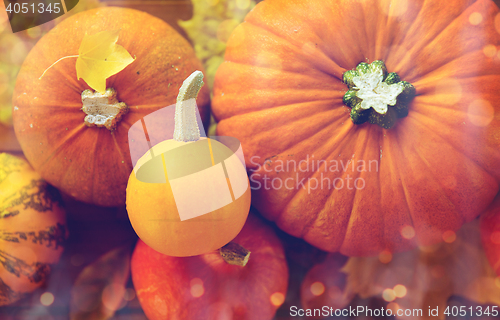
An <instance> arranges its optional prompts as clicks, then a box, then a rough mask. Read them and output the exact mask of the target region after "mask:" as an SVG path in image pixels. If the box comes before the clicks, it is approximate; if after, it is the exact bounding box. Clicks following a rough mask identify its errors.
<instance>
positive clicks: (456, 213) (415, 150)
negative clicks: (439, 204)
mask: <svg viewBox="0 0 500 320" xmlns="http://www.w3.org/2000/svg"><path fill="white" fill-rule="evenodd" d="M424 127H425V126H424ZM425 128H426V129H427V131H429V132H430V133H431V134H432V133H434V132H433V131H432V130H430V129H429V128H427V127H425ZM441 139H442V138H441ZM443 140H444V139H443ZM413 153H415V154H416V155H418V157H419V158H420V161H421V162H422V163H424V164H425V165H426V166H427V168H432V165H431V164H430V163H429V162H428V161H427V159H425V158H424V157H423V155H422V154H421V152H419V149H418V148H413ZM428 179H429V180H432V181H433V182H434V183H435V184H436V185H438V186H439V187H440V189H439V191H436V193H439V197H440V198H441V199H445V200H446V201H447V202H448V203H449V204H450V205H451V206H452V207H453V208H457V206H456V204H455V203H454V202H453V201H451V200H450V198H449V196H448V195H447V194H446V192H444V190H445V189H444V186H445V185H444V184H443V183H442V181H440V180H439V179H436V176H435V175H429V178H428ZM452 212H453V216H454V218H458V219H460V220H461V223H460V224H463V223H465V222H466V221H465V220H466V219H465V217H464V216H462V215H460V214H459V212H460V210H459V209H458V208H457V209H456V210H452Z"/></svg>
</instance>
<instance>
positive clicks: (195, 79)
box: [174, 71, 203, 142]
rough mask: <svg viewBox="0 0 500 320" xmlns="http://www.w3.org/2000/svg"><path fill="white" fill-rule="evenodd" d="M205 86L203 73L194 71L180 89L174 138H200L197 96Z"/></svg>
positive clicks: (181, 139)
mask: <svg viewBox="0 0 500 320" xmlns="http://www.w3.org/2000/svg"><path fill="white" fill-rule="evenodd" d="M202 86H203V73H202V72H201V71H195V72H193V73H192V74H191V75H190V76H189V77H188V78H187V79H186V80H184V82H183V83H182V86H181V88H180V89H179V95H178V96H177V103H176V104H175V127H174V140H176V141H184V142H187V141H197V140H199V139H200V128H199V127H198V122H197V120H196V97H197V96H198V92H200V89H201V87H202Z"/></svg>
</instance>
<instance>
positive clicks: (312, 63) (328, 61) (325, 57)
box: [224, 21, 344, 81]
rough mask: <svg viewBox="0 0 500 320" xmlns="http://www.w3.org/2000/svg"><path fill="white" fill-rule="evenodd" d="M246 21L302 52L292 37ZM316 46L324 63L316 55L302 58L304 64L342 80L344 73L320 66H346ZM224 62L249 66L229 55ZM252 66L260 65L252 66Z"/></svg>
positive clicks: (297, 51)
mask: <svg viewBox="0 0 500 320" xmlns="http://www.w3.org/2000/svg"><path fill="white" fill-rule="evenodd" d="M246 23H248V25H249V26H251V27H255V28H257V29H261V30H264V31H266V32H268V33H270V34H272V35H273V36H275V37H276V38H278V39H281V40H283V41H284V42H286V43H288V44H289V45H291V46H293V47H294V48H295V49H296V52H294V53H300V52H302V47H301V46H299V45H298V44H295V43H293V42H292V41H291V39H287V38H284V37H282V36H280V35H279V34H277V33H276V32H273V30H270V29H269V28H267V27H266V26H263V25H260V24H259V25H258V24H255V23H252V22H249V21H245V22H243V23H242V24H246ZM315 48H316V49H317V51H318V52H319V53H321V55H320V57H321V59H322V61H324V63H322V64H317V63H316V62H317V58H318V57H317V56H316V57H315V58H316V60H310V61H308V60H305V59H300V61H301V62H303V63H304V64H307V65H309V66H311V67H313V68H317V70H318V71H320V72H321V73H324V74H326V75H329V76H331V77H334V78H337V79H339V80H340V81H342V73H341V74H340V75H337V74H335V73H331V72H325V71H326V70H323V69H324V68H319V66H321V65H323V64H324V65H332V66H334V67H337V68H338V69H344V68H343V67H341V66H340V65H338V64H337V63H336V62H335V61H333V60H332V59H331V58H330V57H329V56H328V55H327V54H326V53H325V52H324V51H322V50H320V49H319V48H318V47H315ZM304 55H305V54H304ZM224 62H231V63H239V64H241V65H247V66H249V65H248V64H243V63H241V62H237V61H234V60H231V59H230V58H229V56H228V59H225V61H224ZM252 67H260V66H252ZM275 70H277V69H275ZM281 70H282V71H283V69H281ZM290 73H292V72H291V71H290Z"/></svg>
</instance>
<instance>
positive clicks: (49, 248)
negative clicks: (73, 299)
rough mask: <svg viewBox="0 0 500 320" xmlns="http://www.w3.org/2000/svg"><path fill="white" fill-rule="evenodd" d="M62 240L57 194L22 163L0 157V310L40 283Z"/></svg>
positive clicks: (62, 223) (63, 230) (62, 216)
mask: <svg viewBox="0 0 500 320" xmlns="http://www.w3.org/2000/svg"><path fill="white" fill-rule="evenodd" d="M67 236H68V229H67V227H66V215H65V212H64V210H63V208H62V207H61V205H60V203H59V195H58V194H57V191H56V190H55V189H54V188H53V187H51V186H49V185H48V184H47V183H46V182H45V181H43V180H42V178H41V177H40V175H39V174H38V173H36V172H35V171H33V169H32V168H31V167H30V165H29V164H28V162H27V161H26V160H24V159H21V158H18V157H15V156H12V155H10V154H6V153H0V306H3V305H8V304H11V303H13V302H15V301H17V300H19V299H20V298H22V297H23V296H24V295H25V294H28V293H30V292H33V291H34V290H35V289H36V288H39V287H40V286H42V285H43V284H44V283H45V280H47V277H48V276H49V274H50V271H51V269H52V265H53V264H55V263H57V262H58V261H59V258H60V257H61V254H62V252H63V245H64V242H65V240H66V238H67Z"/></svg>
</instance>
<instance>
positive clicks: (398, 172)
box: [379, 132, 416, 247]
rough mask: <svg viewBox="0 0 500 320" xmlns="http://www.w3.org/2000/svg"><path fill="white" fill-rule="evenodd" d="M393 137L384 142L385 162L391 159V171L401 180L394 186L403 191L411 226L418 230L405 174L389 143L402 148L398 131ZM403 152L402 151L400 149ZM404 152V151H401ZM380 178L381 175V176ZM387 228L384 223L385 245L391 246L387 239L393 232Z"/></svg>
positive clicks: (399, 148) (395, 177)
mask: <svg viewBox="0 0 500 320" xmlns="http://www.w3.org/2000/svg"><path fill="white" fill-rule="evenodd" d="M392 137H393V139H387V140H386V141H385V143H383V146H384V147H385V148H384V150H386V153H388V155H387V159H388V160H386V161H385V162H387V161H389V165H388V167H389V172H391V173H393V174H394V179H395V180H396V179H397V181H401V183H397V184H395V185H394V184H393V185H392V186H393V187H394V186H396V187H397V188H399V189H400V190H401V191H402V194H403V195H404V199H405V201H402V203H404V206H405V208H406V214H407V217H408V219H409V220H410V226H411V227H413V228H414V230H416V227H415V219H414V217H413V213H412V211H411V210H410V206H409V205H408V194H409V192H408V190H407V188H406V186H405V184H404V183H403V179H402V177H403V175H402V173H401V170H402V169H401V166H398V165H397V161H396V160H395V159H397V156H395V155H394V154H393V149H392V148H390V147H389V145H390V144H391V142H392V143H394V142H395V143H396V144H397V145H396V147H395V148H394V149H397V150H402V149H401V142H400V141H399V139H398V137H399V136H398V135H397V132H396V134H394V135H393V136H391V138H392ZM389 140H392V141H389ZM400 152H401V151H400ZM401 153H402V152H401ZM379 178H380V176H379ZM379 182H380V183H381V179H379ZM400 212H405V211H404V210H401V211H400ZM386 230H387V228H386V225H385V224H384V245H385V247H389V246H388V241H387V240H386V239H390V238H391V234H390V233H387V232H385V231H386Z"/></svg>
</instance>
